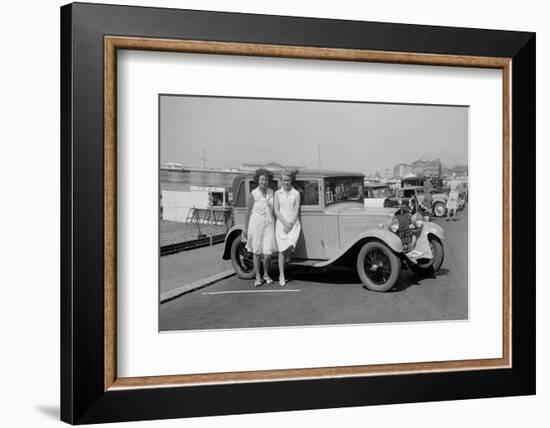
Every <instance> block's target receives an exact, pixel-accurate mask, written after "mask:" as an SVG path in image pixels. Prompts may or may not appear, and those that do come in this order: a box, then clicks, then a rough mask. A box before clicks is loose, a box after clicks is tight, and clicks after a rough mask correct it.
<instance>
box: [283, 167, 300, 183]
mask: <svg viewBox="0 0 550 428" xmlns="http://www.w3.org/2000/svg"><path fill="white" fill-rule="evenodd" d="M296 174H298V170H297V169H290V168H287V169H283V170H282V171H281V178H282V177H283V176H285V175H286V176H287V177H290V181H294V180H296Z"/></svg>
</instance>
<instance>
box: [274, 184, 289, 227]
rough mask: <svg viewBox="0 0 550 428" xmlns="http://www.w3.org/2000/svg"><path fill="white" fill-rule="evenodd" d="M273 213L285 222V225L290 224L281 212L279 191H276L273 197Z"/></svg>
mask: <svg viewBox="0 0 550 428" xmlns="http://www.w3.org/2000/svg"><path fill="white" fill-rule="evenodd" d="M273 213H274V214H275V217H276V218H277V219H278V220H279V221H280V222H281V223H283V226H285V227H286V226H288V223H287V221H286V220H285V218H284V217H283V215H282V214H281V210H280V205H279V194H278V193H277V192H275V195H274V197H273Z"/></svg>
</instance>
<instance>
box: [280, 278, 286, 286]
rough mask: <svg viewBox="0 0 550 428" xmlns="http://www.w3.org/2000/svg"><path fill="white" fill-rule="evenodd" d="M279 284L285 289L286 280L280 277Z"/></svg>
mask: <svg viewBox="0 0 550 428" xmlns="http://www.w3.org/2000/svg"><path fill="white" fill-rule="evenodd" d="M279 284H280V285H281V287H284V286H285V285H286V279H284V278H281V277H279Z"/></svg>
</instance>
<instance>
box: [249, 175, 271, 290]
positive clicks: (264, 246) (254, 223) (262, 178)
mask: <svg viewBox="0 0 550 428" xmlns="http://www.w3.org/2000/svg"><path fill="white" fill-rule="evenodd" d="M271 177H272V174H271V172H269V171H268V170H267V169H264V168H259V169H257V170H256V174H255V176H254V179H255V180H256V183H258V187H256V188H255V189H254V190H253V191H252V192H250V197H249V198H248V201H247V210H246V216H245V220H244V229H243V232H242V240H243V241H245V242H246V249H247V250H248V251H250V252H251V253H253V254H254V256H253V260H254V271H255V273H256V281H255V282H254V286H255V287H259V286H261V285H262V276H261V272H260V270H261V266H260V265H261V262H260V259H261V258H262V257H263V268H264V275H263V280H264V281H265V282H266V284H268V285H269V284H273V280H272V279H271V277H270V276H269V268H270V266H271V255H272V254H273V253H274V252H276V251H277V244H276V243H275V224H274V217H273V190H272V189H270V188H269V181H270V178H271Z"/></svg>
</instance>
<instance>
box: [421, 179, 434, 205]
mask: <svg viewBox="0 0 550 428" xmlns="http://www.w3.org/2000/svg"><path fill="white" fill-rule="evenodd" d="M433 188H434V187H433V186H432V182H431V181H430V180H429V179H426V181H424V200H423V201H422V206H423V207H424V210H426V211H427V212H428V213H431V212H432V191H433Z"/></svg>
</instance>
